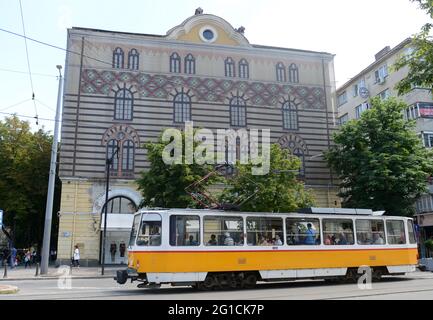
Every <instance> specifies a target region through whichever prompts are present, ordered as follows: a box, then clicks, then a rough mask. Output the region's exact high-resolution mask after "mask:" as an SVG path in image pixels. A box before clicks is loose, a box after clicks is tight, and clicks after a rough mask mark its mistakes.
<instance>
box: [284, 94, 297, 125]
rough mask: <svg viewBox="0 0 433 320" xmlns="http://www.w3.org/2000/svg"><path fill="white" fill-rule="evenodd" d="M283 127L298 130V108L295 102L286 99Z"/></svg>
mask: <svg viewBox="0 0 433 320" xmlns="http://www.w3.org/2000/svg"><path fill="white" fill-rule="evenodd" d="M282 109H283V128H284V129H286V130H298V110H297V108H296V105H295V104H294V103H293V102H289V101H286V102H285V103H284V104H283V108H282Z"/></svg>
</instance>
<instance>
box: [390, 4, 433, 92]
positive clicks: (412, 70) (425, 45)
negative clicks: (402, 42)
mask: <svg viewBox="0 0 433 320" xmlns="http://www.w3.org/2000/svg"><path fill="white" fill-rule="evenodd" d="M411 1H412V2H417V3H418V5H419V7H420V8H421V9H423V10H425V11H426V12H427V14H428V15H429V17H430V18H432V17H433V1H431V0H411ZM432 26H433V24H432V23H430V22H428V23H426V24H424V26H423V27H422V28H421V31H420V32H419V33H418V34H416V35H414V36H413V37H412V40H411V44H410V47H411V48H412V49H413V50H412V51H409V52H407V53H406V54H404V55H402V56H401V57H400V58H399V59H398V60H397V62H396V63H395V64H394V68H395V69H396V70H400V69H402V68H404V67H408V75H407V76H406V77H405V78H403V79H402V80H400V82H399V83H398V84H397V86H396V89H397V91H398V93H399V94H400V95H402V94H405V93H408V92H409V91H411V90H412V88H413V87H418V88H429V89H431V90H432V91H433V41H432V40H433V39H432V36H430V30H431V28H432Z"/></svg>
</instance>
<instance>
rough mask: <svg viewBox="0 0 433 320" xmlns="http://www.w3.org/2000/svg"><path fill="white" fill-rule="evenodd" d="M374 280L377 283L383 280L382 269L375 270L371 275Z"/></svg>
mask: <svg viewBox="0 0 433 320" xmlns="http://www.w3.org/2000/svg"><path fill="white" fill-rule="evenodd" d="M371 277H372V280H373V281H375V282H377V281H380V280H381V279H382V270H380V269H373V274H372V275H371Z"/></svg>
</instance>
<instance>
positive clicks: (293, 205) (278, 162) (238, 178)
mask: <svg viewBox="0 0 433 320" xmlns="http://www.w3.org/2000/svg"><path fill="white" fill-rule="evenodd" d="M300 165H301V162H300V160H299V158H297V157H296V156H292V155H291V154H290V153H289V152H288V150H285V149H281V147H280V145H278V144H272V145H271V150H270V171H269V173H268V174H266V175H253V174H252V167H253V165H252V164H251V163H248V164H239V163H237V165H236V169H237V174H236V175H235V176H234V177H233V178H232V179H230V180H228V181H227V184H228V187H227V188H226V189H225V190H224V192H223V194H222V196H221V201H222V202H229V203H235V202H238V199H241V200H246V201H244V203H243V204H241V210H242V211H254V212H290V211H293V210H296V209H298V208H303V207H310V206H312V205H313V203H314V200H313V196H312V194H311V193H310V192H309V191H307V190H305V186H304V184H303V183H302V182H300V181H298V180H297V179H296V175H297V173H299V169H300ZM253 194H254V196H252V195H253Z"/></svg>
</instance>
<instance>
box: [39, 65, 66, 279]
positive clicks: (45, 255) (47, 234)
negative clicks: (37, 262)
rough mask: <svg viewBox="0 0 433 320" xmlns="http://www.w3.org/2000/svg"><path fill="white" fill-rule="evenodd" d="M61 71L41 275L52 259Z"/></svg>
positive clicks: (44, 272)
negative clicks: (52, 226)
mask: <svg viewBox="0 0 433 320" xmlns="http://www.w3.org/2000/svg"><path fill="white" fill-rule="evenodd" d="M56 68H57V69H58V70H59V90H58V92H57V109H56V121H55V123H54V137H53V144H52V147H51V163H50V176H49V180H48V194H47V205H46V209H45V227H44V240H43V243H42V257H41V275H42V274H47V272H48V260H49V258H50V242H51V241H50V240H51V224H52V219H53V199H54V185H55V179H56V168H57V143H58V141H57V140H58V139H59V124H60V107H61V101H62V72H61V70H62V66H61V65H57V66H56Z"/></svg>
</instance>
